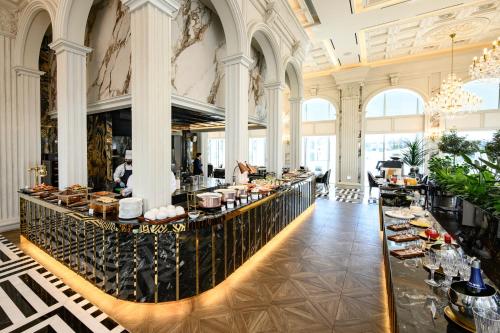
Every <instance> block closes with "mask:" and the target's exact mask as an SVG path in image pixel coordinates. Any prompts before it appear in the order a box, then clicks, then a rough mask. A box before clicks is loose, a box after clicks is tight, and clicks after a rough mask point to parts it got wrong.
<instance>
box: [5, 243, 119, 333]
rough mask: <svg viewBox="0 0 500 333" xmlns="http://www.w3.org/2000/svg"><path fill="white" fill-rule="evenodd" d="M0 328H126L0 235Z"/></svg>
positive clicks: (35, 332)
mask: <svg viewBox="0 0 500 333" xmlns="http://www.w3.org/2000/svg"><path fill="white" fill-rule="evenodd" d="M0 332H6V333H7V332H9V333H14V332H16V333H17V332H33V333H41V332H75V333H80V332H84V333H89V332H113V333H115V332H127V331H126V330H125V329H124V328H123V327H122V326H120V325H118V323H116V322H115V321H114V320H113V319H111V318H110V317H108V316H107V315H106V314H105V313H103V312H102V311H101V310H99V309H98V308H97V307H95V306H94V305H93V304H91V303H89V301H88V300H86V299H85V298H83V297H82V296H81V295H80V294H78V293H76V292H75V291H74V290H72V289H71V288H70V287H68V286H67V285H65V284H64V283H63V282H62V281H61V280H59V279H58V278H57V277H56V276H54V275H53V274H51V273H50V272H48V271H47V270H46V269H45V268H43V267H42V266H41V265H39V264H38V263H37V262H36V261H35V260H33V259H32V258H31V257H29V256H28V255H26V254H24V253H23V252H22V251H21V250H20V249H19V248H18V247H17V246H16V245H14V244H12V243H11V242H9V241H8V240H7V239H6V238H4V237H3V236H2V235H0Z"/></svg>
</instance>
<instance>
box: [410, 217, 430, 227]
mask: <svg viewBox="0 0 500 333" xmlns="http://www.w3.org/2000/svg"><path fill="white" fill-rule="evenodd" d="M410 224H411V225H412V226H414V227H417V228H423V229H427V228H430V227H431V222H430V221H427V220H426V221H425V222H424V221H422V220H421V219H418V220H413V221H410Z"/></svg>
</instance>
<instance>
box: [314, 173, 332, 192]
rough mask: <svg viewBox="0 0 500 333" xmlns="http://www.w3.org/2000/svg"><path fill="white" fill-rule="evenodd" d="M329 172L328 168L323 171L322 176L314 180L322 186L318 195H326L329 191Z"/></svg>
mask: <svg viewBox="0 0 500 333" xmlns="http://www.w3.org/2000/svg"><path fill="white" fill-rule="evenodd" d="M330 173H331V170H328V171H327V172H325V174H324V175H323V177H320V178H318V179H317V180H316V184H321V185H322V187H323V188H322V190H323V191H322V193H321V194H320V195H325V196H327V195H328V194H329V193H330Z"/></svg>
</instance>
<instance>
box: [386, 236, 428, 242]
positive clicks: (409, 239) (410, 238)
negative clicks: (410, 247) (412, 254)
mask: <svg viewBox="0 0 500 333" xmlns="http://www.w3.org/2000/svg"><path fill="white" fill-rule="evenodd" d="M387 239H388V240H391V241H393V242H396V243H403V242H413V241H416V240H417V239H420V238H419V237H418V236H417V235H410V234H407V235H392V236H389V237H387Z"/></svg>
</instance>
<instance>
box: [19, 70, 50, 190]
mask: <svg viewBox="0 0 500 333" xmlns="http://www.w3.org/2000/svg"><path fill="white" fill-rule="evenodd" d="M14 71H15V74H16V88H17V111H16V116H17V117H16V118H17V126H16V130H17V135H16V136H17V142H18V145H17V147H18V169H19V186H20V187H24V186H29V185H33V184H30V174H29V173H28V169H29V168H30V167H32V166H35V165H38V164H40V163H41V134H40V126H41V125H40V76H41V75H43V74H44V72H40V71H38V70H34V69H30V68H26V67H15V68H14Z"/></svg>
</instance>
